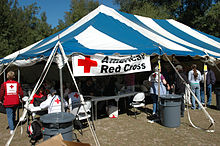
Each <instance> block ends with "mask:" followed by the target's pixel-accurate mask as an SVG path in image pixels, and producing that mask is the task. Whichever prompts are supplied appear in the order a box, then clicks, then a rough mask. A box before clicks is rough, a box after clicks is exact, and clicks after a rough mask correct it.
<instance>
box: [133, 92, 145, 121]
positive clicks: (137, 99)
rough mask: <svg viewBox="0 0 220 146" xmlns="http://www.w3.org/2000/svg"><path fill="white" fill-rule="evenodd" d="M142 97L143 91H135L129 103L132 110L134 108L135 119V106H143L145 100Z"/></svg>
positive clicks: (143, 96)
mask: <svg viewBox="0 0 220 146" xmlns="http://www.w3.org/2000/svg"><path fill="white" fill-rule="evenodd" d="M144 99H145V95H144V93H143V92H141V93H137V94H136V95H135V96H134V98H133V101H132V103H130V105H131V106H132V107H133V108H134V110H135V112H134V113H135V119H136V114H137V108H138V107H143V106H145V103H144V102H145V101H144Z"/></svg>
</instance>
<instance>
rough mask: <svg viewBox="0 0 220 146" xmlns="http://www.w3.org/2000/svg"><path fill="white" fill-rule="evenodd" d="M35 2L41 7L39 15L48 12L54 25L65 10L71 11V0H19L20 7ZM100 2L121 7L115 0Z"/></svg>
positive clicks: (100, 1) (50, 21)
mask: <svg viewBox="0 0 220 146" xmlns="http://www.w3.org/2000/svg"><path fill="white" fill-rule="evenodd" d="M34 2H36V3H37V6H39V7H40V8H41V10H40V12H39V16H38V17H40V14H41V13H42V12H46V15H47V23H48V24H50V25H51V26H52V27H56V26H57V25H58V20H59V19H61V20H63V18H64V15H65V13H64V12H66V11H69V9H70V2H71V0H18V3H19V6H20V7H23V6H27V5H31V4H33V3H34ZM99 3H100V4H104V5H106V6H109V7H111V8H114V9H119V6H118V5H115V4H114V3H113V0H99Z"/></svg>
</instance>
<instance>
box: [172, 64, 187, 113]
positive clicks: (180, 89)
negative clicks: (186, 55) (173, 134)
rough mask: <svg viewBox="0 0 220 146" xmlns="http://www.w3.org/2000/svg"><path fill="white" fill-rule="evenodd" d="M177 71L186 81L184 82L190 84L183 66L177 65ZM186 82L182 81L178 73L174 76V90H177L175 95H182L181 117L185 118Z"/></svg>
mask: <svg viewBox="0 0 220 146" xmlns="http://www.w3.org/2000/svg"><path fill="white" fill-rule="evenodd" d="M176 69H177V71H178V72H179V74H180V76H181V77H182V78H183V79H184V81H185V82H186V83H187V84H189V81H188V79H187V76H186V75H185V73H184V72H183V67H182V65H177V66H176ZM184 81H182V80H181V78H180V77H179V76H178V74H177V73H175V75H174V87H175V88H174V89H175V94H178V95H181V96H182V98H181V107H180V112H181V113H180V114H181V117H184V110H185V104H184V93H185V87H186V86H185V84H184Z"/></svg>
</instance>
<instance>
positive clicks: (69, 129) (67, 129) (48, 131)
mask: <svg viewBox="0 0 220 146" xmlns="http://www.w3.org/2000/svg"><path fill="white" fill-rule="evenodd" d="M74 119H75V116H74V115H73V114H71V113H65V112H58V113H51V114H46V115H43V116H41V117H40V121H41V122H42V124H43V140H47V139H49V138H51V137H52V136H54V135H57V134H59V133H61V134H62V136H63V139H64V140H66V141H73V120H74Z"/></svg>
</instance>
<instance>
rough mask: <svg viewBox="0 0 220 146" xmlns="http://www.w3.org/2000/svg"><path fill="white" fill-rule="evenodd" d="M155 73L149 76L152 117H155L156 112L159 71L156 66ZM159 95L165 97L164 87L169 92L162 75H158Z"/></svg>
mask: <svg viewBox="0 0 220 146" xmlns="http://www.w3.org/2000/svg"><path fill="white" fill-rule="evenodd" d="M154 70H155V72H154V73H152V74H151V75H150V76H149V79H148V80H149V82H150V84H151V87H150V94H151V97H152V100H153V113H152V115H156V113H157V112H158V72H159V71H160V72H161V70H159V67H158V66H156V67H155V69H154ZM159 85H160V95H165V94H166V93H167V90H166V87H165V86H167V88H168V90H170V86H169V85H168V84H167V81H166V80H165V78H164V76H163V75H162V74H160V83H159Z"/></svg>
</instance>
